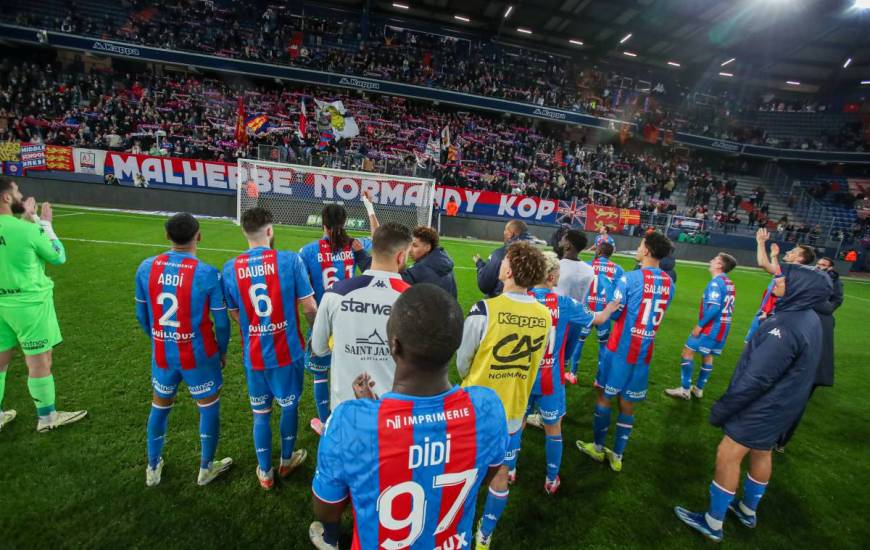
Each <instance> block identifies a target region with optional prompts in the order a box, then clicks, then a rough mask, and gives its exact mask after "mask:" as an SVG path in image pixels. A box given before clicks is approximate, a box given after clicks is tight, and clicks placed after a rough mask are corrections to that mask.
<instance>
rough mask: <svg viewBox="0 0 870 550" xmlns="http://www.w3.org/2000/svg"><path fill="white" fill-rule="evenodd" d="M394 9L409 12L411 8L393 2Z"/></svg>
mask: <svg viewBox="0 0 870 550" xmlns="http://www.w3.org/2000/svg"><path fill="white" fill-rule="evenodd" d="M393 7H394V8H399V9H400V10H407V9H408V8H410V6H409V5H408V4H400V3H398V2H393Z"/></svg>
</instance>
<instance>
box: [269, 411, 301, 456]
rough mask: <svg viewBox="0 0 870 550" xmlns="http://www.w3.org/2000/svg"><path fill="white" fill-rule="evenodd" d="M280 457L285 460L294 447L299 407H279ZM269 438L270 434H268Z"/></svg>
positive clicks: (297, 428)
mask: <svg viewBox="0 0 870 550" xmlns="http://www.w3.org/2000/svg"><path fill="white" fill-rule="evenodd" d="M297 403H298V402H297ZM280 429H281V458H283V459H284V460H287V459H288V458H290V455H292V454H293V449H294V448H295V447H296V432H297V431H298V430H299V407H297V406H296V405H295V404H294V405H293V406H292V407H281V424H280ZM269 439H271V435H270V436H269Z"/></svg>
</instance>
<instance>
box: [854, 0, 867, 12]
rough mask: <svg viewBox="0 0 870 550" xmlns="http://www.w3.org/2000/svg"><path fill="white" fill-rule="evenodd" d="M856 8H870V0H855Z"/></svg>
mask: <svg viewBox="0 0 870 550" xmlns="http://www.w3.org/2000/svg"><path fill="white" fill-rule="evenodd" d="M854 8H855V9H857V10H870V0H855V5H854Z"/></svg>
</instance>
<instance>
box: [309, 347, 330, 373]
mask: <svg viewBox="0 0 870 550" xmlns="http://www.w3.org/2000/svg"><path fill="white" fill-rule="evenodd" d="M330 364H332V354H331V353H330V354H329V355H324V356H323V357H318V356H317V355H314V354H313V353H311V352H309V351H306V352H305V370H307V371H308V372H310V373H311V374H322V373H325V372H329V366H330Z"/></svg>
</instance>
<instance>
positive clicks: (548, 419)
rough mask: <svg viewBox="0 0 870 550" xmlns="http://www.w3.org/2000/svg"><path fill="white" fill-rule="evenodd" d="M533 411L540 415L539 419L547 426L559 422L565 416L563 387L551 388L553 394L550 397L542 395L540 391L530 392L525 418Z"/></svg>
mask: <svg viewBox="0 0 870 550" xmlns="http://www.w3.org/2000/svg"><path fill="white" fill-rule="evenodd" d="M535 409H538V411H539V412H540V413H541V418H542V419H543V420H544V424H546V425H547V426H552V425H553V424H555V423H556V422H558V421H559V420H561V419H562V417H563V416H565V386H564V385H562V384H559V386H558V387H554V388H553V393H551V394H550V395H543V394H541V392H540V391H535V390H532V394H531V395H530V396H529V406H528V408H527V409H526V416H528V415H530V414H532V413H533V412H535Z"/></svg>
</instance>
